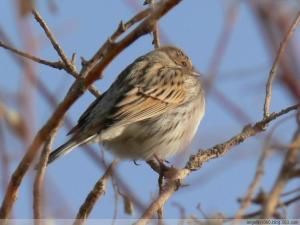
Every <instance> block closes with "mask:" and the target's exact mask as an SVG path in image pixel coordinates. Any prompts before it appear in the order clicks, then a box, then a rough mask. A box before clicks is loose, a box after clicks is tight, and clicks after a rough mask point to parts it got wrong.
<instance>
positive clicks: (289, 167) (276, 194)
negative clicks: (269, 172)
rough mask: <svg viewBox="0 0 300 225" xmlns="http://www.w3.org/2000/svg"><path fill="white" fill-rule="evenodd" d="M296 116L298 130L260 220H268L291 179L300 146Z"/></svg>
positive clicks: (299, 127)
mask: <svg viewBox="0 0 300 225" xmlns="http://www.w3.org/2000/svg"><path fill="white" fill-rule="evenodd" d="M297 116H298V118H297V120H298V128H297V131H296V132H295V135H294V138H293V142H292V145H291V146H292V147H291V148H290V149H289V150H288V152H287V154H286V156H285V159H284V162H283V165H282V167H281V170H280V172H279V174H278V177H277V179H276V181H275V184H274V186H273V187H272V190H271V193H270V194H269V196H268V198H267V200H266V202H265V204H264V205H263V210H262V215H261V218H270V217H271V216H272V215H273V213H274V210H275V209H276V205H277V204H278V202H279V198H280V195H281V193H282V191H283V189H284V187H285V186H286V184H287V183H288V181H289V180H290V179H291V178H293V172H294V167H295V165H296V163H297V154H298V150H299V146H300V123H299V119H300V114H299V113H298V115H297Z"/></svg>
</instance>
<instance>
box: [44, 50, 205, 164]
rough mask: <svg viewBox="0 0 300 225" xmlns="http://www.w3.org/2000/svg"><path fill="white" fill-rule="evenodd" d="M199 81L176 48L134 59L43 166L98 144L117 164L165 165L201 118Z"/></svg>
mask: <svg viewBox="0 0 300 225" xmlns="http://www.w3.org/2000/svg"><path fill="white" fill-rule="evenodd" d="M204 95H205V94H204V87H203V83H202V81H201V76H200V74H199V73H198V72H196V70H195V69H194V67H193V65H192V62H191V60H190V58H189V57H188V56H187V55H186V54H185V53H184V52H183V50H181V49H180V48H178V47H175V46H172V45H166V46H162V47H159V48H156V49H154V50H152V51H150V52H148V53H146V54H145V55H143V56H140V57H138V58H137V59H136V60H134V61H133V63H131V64H130V65H128V66H127V67H126V68H125V69H124V70H123V71H122V72H121V73H120V74H119V76H118V77H117V79H116V80H115V81H114V82H113V83H112V85H111V86H110V87H109V89H108V90H107V91H106V92H105V93H103V94H102V95H101V96H99V97H98V98H96V99H95V100H94V101H93V102H92V103H91V104H90V105H89V107H88V108H87V109H86V110H85V112H84V113H83V114H82V115H81V116H80V118H79V120H78V123H77V125H76V126H75V127H73V128H72V129H71V130H70V132H69V133H68V135H71V137H70V138H69V140H68V141H67V142H66V143H64V144H63V145H61V146H60V147H58V148H57V149H56V150H54V151H52V152H51V153H50V155H49V158H48V164H49V163H51V162H53V161H55V160H56V159H57V158H59V157H61V156H63V155H65V154H67V153H69V152H70V151H72V150H73V149H74V148H76V147H78V146H81V145H84V144H89V143H95V142H100V143H102V145H103V146H104V147H105V148H106V149H108V150H110V151H111V152H112V153H113V154H115V156H117V157H119V158H125V159H132V160H149V159H151V158H153V157H157V158H159V159H162V160H165V159H167V158H168V157H171V156H173V155H175V154H176V153H178V152H180V151H182V150H184V149H186V148H187V146H188V145H189V144H190V142H191V141H192V139H193V137H194V136H195V133H196V131H197V129H198V126H199V124H200V122H201V120H202V118H203V116H204V113H205V96H204Z"/></svg>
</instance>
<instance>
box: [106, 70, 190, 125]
mask: <svg viewBox="0 0 300 225" xmlns="http://www.w3.org/2000/svg"><path fill="white" fill-rule="evenodd" d="M166 70H167V73H165V74H162V75H161V76H163V77H162V78H161V79H160V81H159V82H152V83H153V84H152V85H151V87H149V86H147V87H145V86H143V84H144V83H145V82H144V83H143V84H141V83H140V84H137V85H136V87H135V88H134V89H132V90H130V91H129V92H127V93H126V94H125V95H123V96H122V98H121V99H119V102H118V104H116V105H115V107H114V108H113V110H112V111H111V114H110V116H108V118H107V124H106V126H118V125H126V124H131V123H134V122H138V121H141V120H145V119H148V118H151V117H155V116H158V115H161V114H163V113H164V112H166V111H168V110H170V109H172V108H174V107H177V106H178V105H180V104H182V102H183V101H184V98H185V89H184V85H183V83H184V82H181V80H182V79H183V76H182V73H183V71H181V70H180V69H178V68H175V69H172V68H166ZM175 75H177V76H175ZM149 79H159V78H157V77H149ZM174 83H175V85H174Z"/></svg>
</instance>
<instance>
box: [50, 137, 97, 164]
mask: <svg viewBox="0 0 300 225" xmlns="http://www.w3.org/2000/svg"><path fill="white" fill-rule="evenodd" d="M93 137H94V136H91V137H89V138H86V139H84V140H82V141H78V140H76V138H74V137H72V138H71V139H70V140H68V141H67V142H66V143H64V144H63V145H61V146H60V147H58V148H57V149H55V150H54V151H52V152H51V153H50V155H49V158H48V164H50V163H52V162H53V161H54V160H56V159H57V158H59V157H61V156H63V155H66V154H68V153H69V152H70V151H72V150H73V149H74V148H76V147H77V146H79V145H82V144H85V143H86V142H88V141H90V140H91V139H92V138H93Z"/></svg>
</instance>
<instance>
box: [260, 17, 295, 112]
mask: <svg viewBox="0 0 300 225" xmlns="http://www.w3.org/2000/svg"><path fill="white" fill-rule="evenodd" d="M299 21H300V12H299V13H298V14H297V16H296V18H295V20H294V21H293V23H292V25H291V26H290V28H289V30H288V32H287V33H286V35H285V37H284V38H283V41H282V42H281V44H280V47H279V49H278V52H277V55H276V58H275V61H274V63H273V66H272V68H271V71H270V73H269V77H268V81H267V85H266V97H265V103H264V117H267V116H269V114H270V104H271V98H272V83H273V80H274V78H275V75H276V72H277V69H278V65H279V62H280V60H281V58H282V55H283V53H284V51H285V49H286V46H287V43H288V40H289V39H290V37H291V36H292V34H293V33H294V31H295V29H296V27H297V25H298V23H299Z"/></svg>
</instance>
